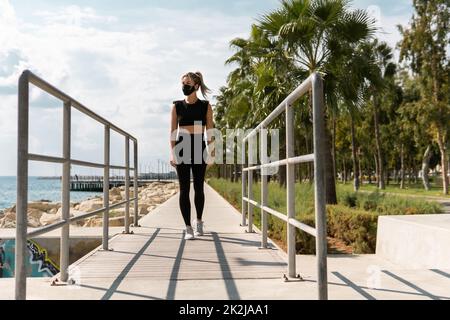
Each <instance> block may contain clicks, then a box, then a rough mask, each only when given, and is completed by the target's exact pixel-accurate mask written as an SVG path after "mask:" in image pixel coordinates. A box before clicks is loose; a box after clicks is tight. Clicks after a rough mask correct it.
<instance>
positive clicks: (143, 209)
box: [138, 203, 150, 215]
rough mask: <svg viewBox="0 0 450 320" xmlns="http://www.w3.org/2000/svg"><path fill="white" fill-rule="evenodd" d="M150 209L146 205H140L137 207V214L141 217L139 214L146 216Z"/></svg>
mask: <svg viewBox="0 0 450 320" xmlns="http://www.w3.org/2000/svg"><path fill="white" fill-rule="evenodd" d="M149 207H150V205H148V204H145V203H144V204H141V205H139V210H138V212H139V214H140V215H141V214H147V213H148V208H149Z"/></svg>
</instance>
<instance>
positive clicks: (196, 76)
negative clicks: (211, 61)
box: [182, 71, 211, 98]
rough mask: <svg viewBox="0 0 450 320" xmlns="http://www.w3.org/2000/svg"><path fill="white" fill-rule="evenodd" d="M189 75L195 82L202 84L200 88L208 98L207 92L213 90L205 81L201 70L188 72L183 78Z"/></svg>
mask: <svg viewBox="0 0 450 320" xmlns="http://www.w3.org/2000/svg"><path fill="white" fill-rule="evenodd" d="M184 77H189V78H191V79H192V81H194V83H195V84H198V85H199V86H200V90H201V92H202V95H203V97H204V98H207V94H208V93H210V92H211V90H210V89H209V88H208V87H207V86H206V84H205V81H204V80H203V75H202V73H201V72H200V71H197V72H188V73H186V74H185V75H184V76H183V77H182V78H184Z"/></svg>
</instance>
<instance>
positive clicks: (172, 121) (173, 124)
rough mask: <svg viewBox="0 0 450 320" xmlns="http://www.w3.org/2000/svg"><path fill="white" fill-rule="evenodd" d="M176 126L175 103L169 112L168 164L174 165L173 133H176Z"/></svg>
mask: <svg viewBox="0 0 450 320" xmlns="http://www.w3.org/2000/svg"><path fill="white" fill-rule="evenodd" d="M177 128H178V126H177V110H176V106H175V104H174V105H173V106H172V111H171V113H170V135H169V137H170V142H169V145H170V164H171V165H172V166H175V165H176V164H175V162H174V158H175V157H174V148H175V143H176V141H175V135H176V133H175V132H176V130H177Z"/></svg>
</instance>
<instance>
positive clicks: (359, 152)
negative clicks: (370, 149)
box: [358, 147, 364, 185]
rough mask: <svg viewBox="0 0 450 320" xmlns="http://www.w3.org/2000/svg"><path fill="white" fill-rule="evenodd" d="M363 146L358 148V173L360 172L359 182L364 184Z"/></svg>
mask: <svg viewBox="0 0 450 320" xmlns="http://www.w3.org/2000/svg"><path fill="white" fill-rule="evenodd" d="M361 162H362V161H361V147H359V148H358V173H359V183H360V185H362V184H363V183H364V175H363V172H362V169H361Z"/></svg>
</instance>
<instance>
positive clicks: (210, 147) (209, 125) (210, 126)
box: [206, 104, 215, 157]
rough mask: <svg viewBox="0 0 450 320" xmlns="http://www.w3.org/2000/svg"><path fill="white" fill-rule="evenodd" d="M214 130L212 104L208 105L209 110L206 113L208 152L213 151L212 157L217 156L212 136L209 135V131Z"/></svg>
mask: <svg viewBox="0 0 450 320" xmlns="http://www.w3.org/2000/svg"><path fill="white" fill-rule="evenodd" d="M210 129H214V120H213V110H212V107H211V104H208V110H207V112H206V139H207V141H208V150H212V151H211V157H214V156H215V150H214V148H213V141H212V135H208V130H210Z"/></svg>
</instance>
